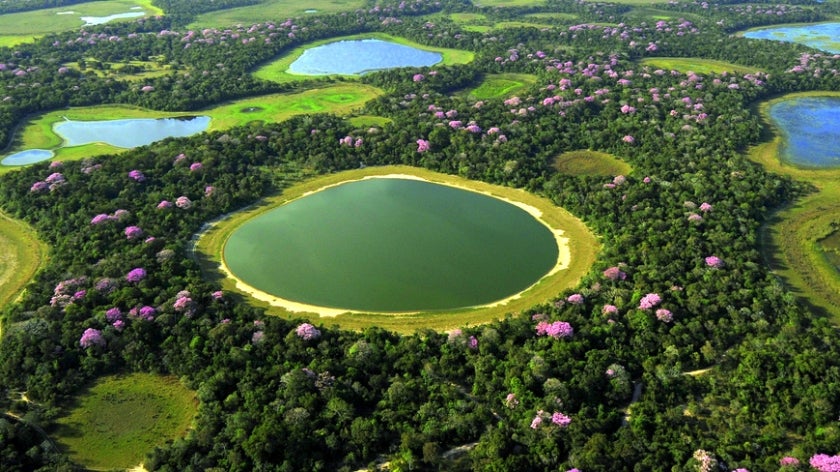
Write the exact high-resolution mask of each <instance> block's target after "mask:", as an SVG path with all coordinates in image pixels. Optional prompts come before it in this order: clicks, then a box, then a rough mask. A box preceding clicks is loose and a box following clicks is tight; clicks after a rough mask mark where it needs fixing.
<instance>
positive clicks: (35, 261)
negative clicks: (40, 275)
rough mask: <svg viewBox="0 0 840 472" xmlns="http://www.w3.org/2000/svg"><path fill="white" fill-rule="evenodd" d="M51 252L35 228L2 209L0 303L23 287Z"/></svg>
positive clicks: (0, 223) (11, 299)
mask: <svg viewBox="0 0 840 472" xmlns="http://www.w3.org/2000/svg"><path fill="white" fill-rule="evenodd" d="M47 252H48V250H47V246H46V245H45V244H44V243H42V242H41V241H40V240H39V239H38V235H37V234H36V233H35V231H34V230H33V229H32V228H30V227H29V226H28V225H26V224H25V223H23V222H21V221H17V220H14V219H12V218H9V217H8V216H6V215H4V214H2V213H0V307H3V306H6V304H7V303H9V302H12V301H13V300H15V298H17V296H18V295H19V294H20V293H21V292H22V291H23V289H24V287H25V286H26V284H27V283H28V282H29V281H30V280H31V279H32V277H33V276H34V275H35V273H36V272H37V271H38V269H39V268H40V267H41V266H42V265H43V264H44V263H45V262H46V260H47Z"/></svg>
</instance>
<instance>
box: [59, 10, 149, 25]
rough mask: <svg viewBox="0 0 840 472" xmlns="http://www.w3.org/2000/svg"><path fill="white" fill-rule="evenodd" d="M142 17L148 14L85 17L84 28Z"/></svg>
mask: <svg viewBox="0 0 840 472" xmlns="http://www.w3.org/2000/svg"><path fill="white" fill-rule="evenodd" d="M62 13H63V12H62ZM141 16H146V14H145V13H143V12H141V11H132V12H128V13H116V14H114V15H108V16H83V17H82V21H84V22H85V24H84V25H82V26H93V25H104V24H105V23H108V22H109V21H113V20H118V19H120V18H138V17H141Z"/></svg>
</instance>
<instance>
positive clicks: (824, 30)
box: [744, 23, 840, 54]
mask: <svg viewBox="0 0 840 472" xmlns="http://www.w3.org/2000/svg"><path fill="white" fill-rule="evenodd" d="M744 37H745V38H752V39H769V40H772V41H783V42H787V43H799V44H804V45H805V46H810V47H812V48H815V49H819V50H822V51H826V52H830V53H832V54H840V23H819V24H814V25H802V26H783V27H776V28H762V29H757V30H751V31H747V32H746V33H744Z"/></svg>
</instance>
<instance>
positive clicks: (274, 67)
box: [253, 33, 475, 83]
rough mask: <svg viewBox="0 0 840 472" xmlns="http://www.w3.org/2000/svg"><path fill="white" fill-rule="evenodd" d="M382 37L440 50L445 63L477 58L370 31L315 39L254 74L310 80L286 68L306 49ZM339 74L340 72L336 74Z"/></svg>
mask: <svg viewBox="0 0 840 472" xmlns="http://www.w3.org/2000/svg"><path fill="white" fill-rule="evenodd" d="M369 38H375V39H381V40H383V41H391V42H394V43H399V44H403V45H406V46H411V47H414V48H417V49H423V50H426V51H434V52H438V53H440V54H442V55H443V60H442V62H441V64H443V65H451V64H466V63H469V62H472V60H473V59H474V58H475V54H474V53H472V52H470V51H461V50H458V49H446V48H435V47H431V46H425V45H422V44H418V43H415V42H412V41H409V40H407V39H404V38H399V37H396V36H391V35H388V34H383V33H369V34H357V35H352V36H340V37H336V38H330V39H324V40H321V41H315V42H312V43H308V44H305V45H303V46H301V47H299V48H297V49H295V50H293V51H292V52H290V53H288V54H286V55H285V56H283V57H280V58H278V59H276V60H274V61H271V62H269V63H267V64H265V65H263V66H262V67H259V68H258V69H256V70H255V71H254V72H253V74H254V77H257V78H259V79H263V80H268V81H271V82H278V83H285V82H294V81H298V80H309V79H311V78H312V76H311V75H296V74H289V73H288V72H286V70H287V69H288V68H289V65H291V64H292V63H293V62H295V60H297V58H298V57H300V55H301V54H303V52H304V51H305V50H306V49H310V48H313V47H316V46H320V45H322V44H327V43H332V42H336V41H344V40H352V39H369ZM336 76H338V74H336ZM348 77H357V76H355V75H350V76H348Z"/></svg>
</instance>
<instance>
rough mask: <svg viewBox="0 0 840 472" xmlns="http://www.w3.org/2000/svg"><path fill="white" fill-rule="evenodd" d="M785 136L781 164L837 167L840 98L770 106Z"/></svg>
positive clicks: (839, 141) (839, 140) (813, 99)
mask: <svg viewBox="0 0 840 472" xmlns="http://www.w3.org/2000/svg"><path fill="white" fill-rule="evenodd" d="M770 117H771V118H772V119H773V121H774V122H775V124H776V126H778V127H779V128H780V129H781V131H782V134H783V136H784V144H783V146H782V149H781V152H782V160H783V161H784V162H788V163H790V164H793V165H796V166H800V167H811V168H834V167H840V146H838V145H837V143H840V97H802V98H793V99H790V100H784V101H781V102H778V103H775V104H773V105H771V106H770Z"/></svg>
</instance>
